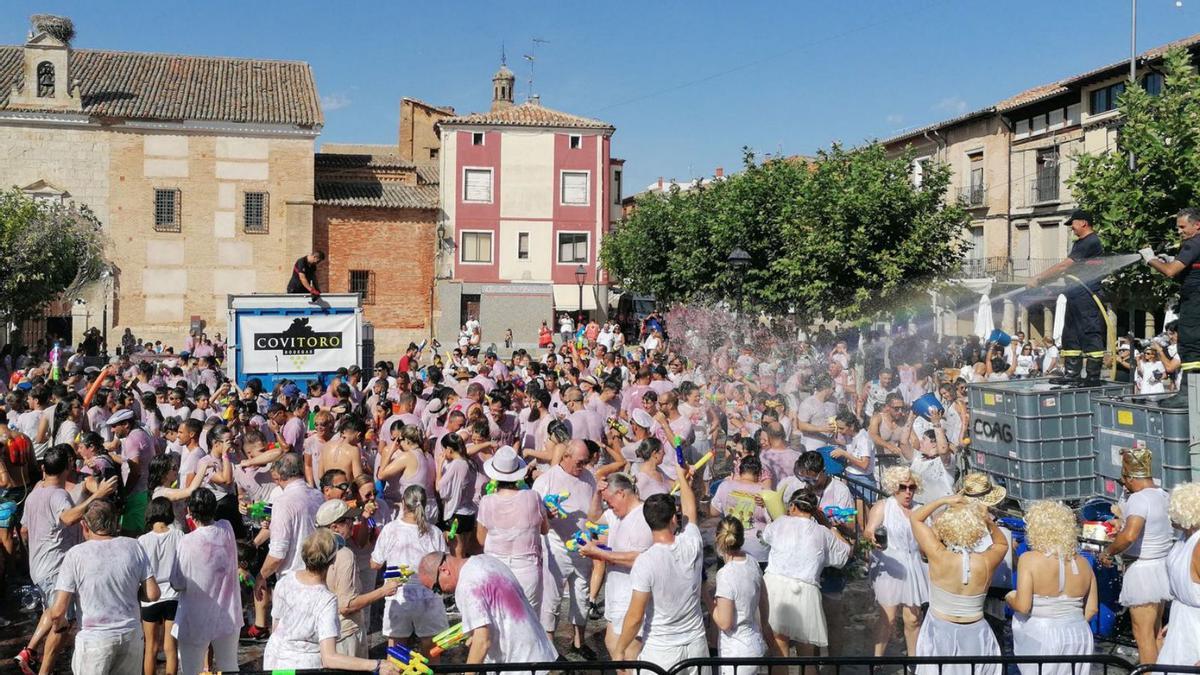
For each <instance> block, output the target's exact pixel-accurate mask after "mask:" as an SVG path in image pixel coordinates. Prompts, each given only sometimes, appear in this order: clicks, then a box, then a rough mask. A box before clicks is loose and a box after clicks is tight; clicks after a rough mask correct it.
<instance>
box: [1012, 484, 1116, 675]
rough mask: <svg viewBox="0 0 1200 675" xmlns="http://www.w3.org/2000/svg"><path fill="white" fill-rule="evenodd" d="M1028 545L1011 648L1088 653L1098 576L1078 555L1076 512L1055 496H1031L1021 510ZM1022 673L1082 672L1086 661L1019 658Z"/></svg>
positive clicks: (1015, 594)
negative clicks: (1050, 498) (1054, 499)
mask: <svg viewBox="0 0 1200 675" xmlns="http://www.w3.org/2000/svg"><path fill="white" fill-rule="evenodd" d="M1025 542H1026V543H1027V544H1028V545H1029V550H1028V551H1026V552H1025V553H1023V554H1021V557H1020V559H1019V560H1018V561H1017V588H1016V590H1013V591H1010V592H1009V593H1008V596H1007V598H1006V599H1007V601H1008V604H1009V606H1010V607H1012V609H1013V619H1012V635H1013V653H1014V654H1015V655H1017V656H1041V657H1051V658H1053V657H1055V656H1059V655H1063V656H1066V655H1072V656H1090V655H1091V654H1092V653H1093V650H1094V648H1095V646H1094V645H1093V641H1092V630H1091V627H1089V626H1088V620H1089V619H1091V618H1092V616H1093V615H1095V613H1096V611H1097V609H1098V607H1099V601H1098V599H1097V596H1098V593H1097V591H1096V576H1095V574H1094V573H1093V572H1092V566H1091V564H1089V562H1088V559H1087V558H1084V557H1083V556H1081V555H1079V525H1078V521H1077V520H1076V518H1075V514H1074V513H1073V512H1072V511H1071V509H1069V508H1067V507H1066V505H1064V504H1061V503H1059V502H1048V501H1044V502H1034V503H1033V504H1032V505H1030V506H1029V508H1027V509H1026V510H1025ZM1018 667H1019V668H1020V669H1021V675H1041V674H1042V673H1045V675H1086V674H1087V673H1089V672H1090V671H1091V666H1090V665H1088V664H1085V663H1081V664H1078V665H1071V664H1041V663H1022V664H1019V666H1018Z"/></svg>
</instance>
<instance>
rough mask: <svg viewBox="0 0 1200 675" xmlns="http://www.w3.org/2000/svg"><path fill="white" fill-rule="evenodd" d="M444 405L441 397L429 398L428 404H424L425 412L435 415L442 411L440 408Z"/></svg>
mask: <svg viewBox="0 0 1200 675" xmlns="http://www.w3.org/2000/svg"><path fill="white" fill-rule="evenodd" d="M444 407H446V404H445V403H444V402H443V401H442V399H440V398H435V399H430V401H429V404H428V405H426V406H425V412H427V413H429V414H430V415H436V414H438V413H440V412H442V408H444Z"/></svg>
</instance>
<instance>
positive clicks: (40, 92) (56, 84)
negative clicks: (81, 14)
mask: <svg viewBox="0 0 1200 675" xmlns="http://www.w3.org/2000/svg"><path fill="white" fill-rule="evenodd" d="M30 20H31V22H32V24H33V26H32V28H31V30H30V31H29V39H28V40H26V42H25V47H24V49H23V50H22V51H23V52H24V54H23V56H24V66H23V67H22V69H21V75H22V77H21V80H20V81H19V82H18V83H16V84H14V85H13V88H12V92H11V93H10V94H9V104H10V105H13V104H15V105H20V106H22V107H29V108H48V109H52V110H82V109H83V105H82V103H81V101H80V99H79V86H78V83H76V82H74V81H73V80H72V79H71V39H72V38H74V37H75V26H74V24H72V23H71V20H70V19H68V18H67V17H65V16H54V15H51V14H35V15H33V16H32V17H31V19H30Z"/></svg>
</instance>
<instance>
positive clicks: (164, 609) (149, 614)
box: [142, 600, 179, 623]
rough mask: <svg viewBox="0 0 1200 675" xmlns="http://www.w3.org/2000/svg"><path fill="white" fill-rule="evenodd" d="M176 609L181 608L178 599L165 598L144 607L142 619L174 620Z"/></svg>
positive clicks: (147, 621) (148, 620) (153, 621)
mask: <svg viewBox="0 0 1200 675" xmlns="http://www.w3.org/2000/svg"><path fill="white" fill-rule="evenodd" d="M176 609H179V601H178V600H163V601H162V602H156V603H154V604H153V605H146V606H144V607H142V621H145V622H146V623H162V622H164V621H174V620H175V610H176Z"/></svg>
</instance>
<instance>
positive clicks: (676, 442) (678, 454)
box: [671, 434, 687, 466]
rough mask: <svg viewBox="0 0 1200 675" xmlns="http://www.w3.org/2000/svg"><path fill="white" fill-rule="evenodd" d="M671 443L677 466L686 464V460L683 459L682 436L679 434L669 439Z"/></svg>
mask: <svg viewBox="0 0 1200 675" xmlns="http://www.w3.org/2000/svg"><path fill="white" fill-rule="evenodd" d="M671 445H673V446H675V461H676V462H678V463H679V466H687V462H686V461H685V460H684V459H683V438H682V437H681V436H680V435H679V434H675V436H674V437H673V438H672V439H671Z"/></svg>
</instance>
